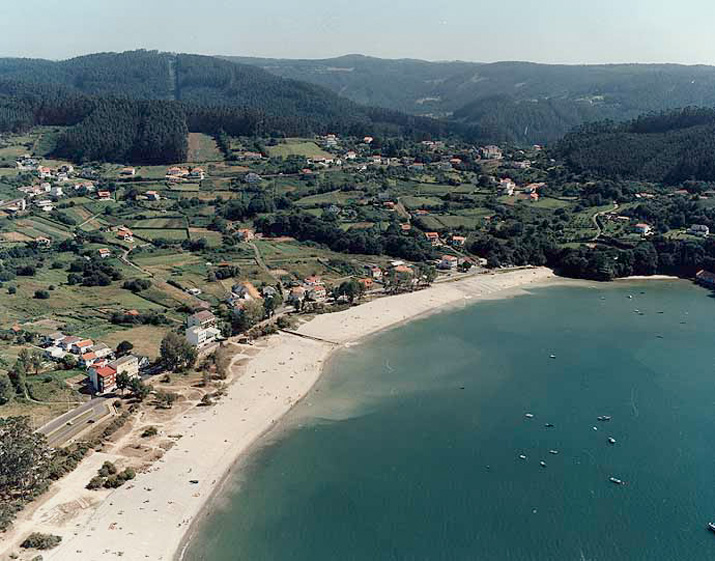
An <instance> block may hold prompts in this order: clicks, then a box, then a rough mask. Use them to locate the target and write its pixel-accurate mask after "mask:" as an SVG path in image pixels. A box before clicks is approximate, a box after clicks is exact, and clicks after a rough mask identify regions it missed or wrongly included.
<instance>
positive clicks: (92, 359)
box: [79, 352, 100, 368]
mask: <svg viewBox="0 0 715 561" xmlns="http://www.w3.org/2000/svg"><path fill="white" fill-rule="evenodd" d="M98 360H100V358H99V357H98V356H97V355H96V354H94V353H93V352H87V353H85V354H83V355H80V357H79V363H80V365H81V366H83V367H84V368H89V367H90V366H92V365H94V364H95V363H96V362H97V361H98Z"/></svg>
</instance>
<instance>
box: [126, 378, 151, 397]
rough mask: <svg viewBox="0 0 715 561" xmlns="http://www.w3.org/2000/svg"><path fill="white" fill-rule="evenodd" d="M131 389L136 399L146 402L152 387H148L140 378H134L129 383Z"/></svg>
mask: <svg viewBox="0 0 715 561" xmlns="http://www.w3.org/2000/svg"><path fill="white" fill-rule="evenodd" d="M129 388H130V389H131V390H132V394H133V395H134V397H136V398H137V399H138V400H139V401H144V399H145V398H146V396H148V395H149V393H150V392H151V389H152V388H151V386H148V385H147V384H145V383H144V382H142V381H141V379H139V378H132V380H131V381H130V382H129Z"/></svg>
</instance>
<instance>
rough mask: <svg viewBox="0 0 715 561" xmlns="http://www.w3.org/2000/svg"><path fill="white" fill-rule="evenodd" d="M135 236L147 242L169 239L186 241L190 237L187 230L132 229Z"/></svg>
mask: <svg viewBox="0 0 715 561" xmlns="http://www.w3.org/2000/svg"><path fill="white" fill-rule="evenodd" d="M132 230H133V232H134V235H136V236H139V237H140V238H144V239H146V240H156V239H160V238H163V239H167V240H185V239H186V238H187V237H188V236H187V233H186V229H185V228H173V229H172V228H157V229H153V228H132Z"/></svg>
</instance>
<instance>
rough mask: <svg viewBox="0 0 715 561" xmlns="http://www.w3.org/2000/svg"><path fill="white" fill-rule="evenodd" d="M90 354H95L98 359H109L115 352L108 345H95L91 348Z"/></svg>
mask: <svg viewBox="0 0 715 561" xmlns="http://www.w3.org/2000/svg"><path fill="white" fill-rule="evenodd" d="M89 350H90V352H92V353H94V354H95V355H96V356H97V358H107V357H108V356H112V354H114V352H113V351H112V349H111V348H110V347H109V345H107V344H106V343H95V344H94V345H92V346H91V347H90V348H89Z"/></svg>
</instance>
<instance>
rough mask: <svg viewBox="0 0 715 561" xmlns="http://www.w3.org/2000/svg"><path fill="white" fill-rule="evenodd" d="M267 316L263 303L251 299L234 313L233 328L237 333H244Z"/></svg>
mask: <svg viewBox="0 0 715 561" xmlns="http://www.w3.org/2000/svg"><path fill="white" fill-rule="evenodd" d="M264 316H265V309H264V307H263V304H262V303H261V302H260V301H258V300H249V301H248V302H246V303H244V305H243V308H241V310H238V311H236V312H235V313H234V315H233V329H234V331H236V332H237V333H243V332H245V331H248V330H249V329H251V328H252V327H253V326H254V325H256V324H257V323H258V322H259V321H261V320H262V319H263V318H264Z"/></svg>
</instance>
